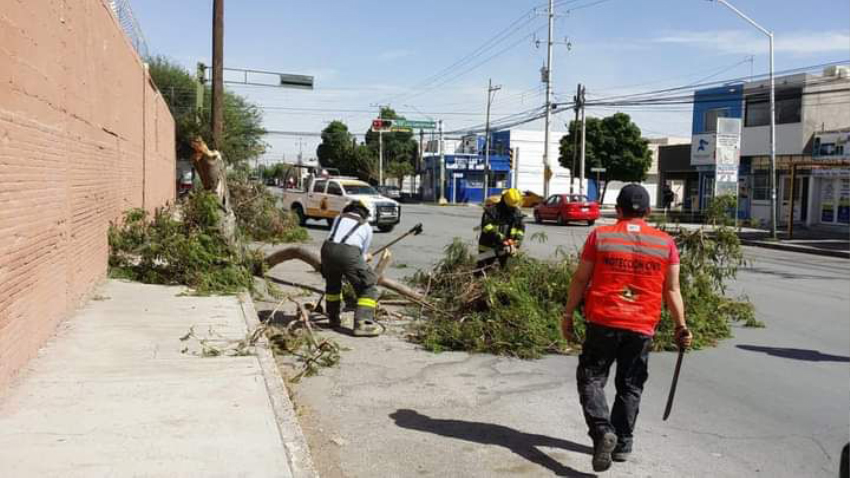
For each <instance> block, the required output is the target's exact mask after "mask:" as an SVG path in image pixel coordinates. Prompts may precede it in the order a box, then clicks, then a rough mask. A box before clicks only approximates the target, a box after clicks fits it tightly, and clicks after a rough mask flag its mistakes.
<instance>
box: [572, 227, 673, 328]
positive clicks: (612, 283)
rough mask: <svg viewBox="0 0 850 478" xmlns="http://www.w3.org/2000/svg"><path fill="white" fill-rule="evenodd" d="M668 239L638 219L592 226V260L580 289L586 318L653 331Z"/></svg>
mask: <svg viewBox="0 0 850 478" xmlns="http://www.w3.org/2000/svg"><path fill="white" fill-rule="evenodd" d="M672 243H673V238H671V237H670V236H669V235H667V234H666V233H664V232H661V231H659V230H657V229H655V228H653V227H650V226H648V225H647V224H646V223H645V222H644V221H642V220H635V219H632V220H621V221H619V222H617V224H615V225H613V226H600V227H598V228H597V229H596V261H595V263H594V266H593V276H592V277H591V282H590V287H589V288H588V290H587V294H586V295H585V308H584V310H585V314H586V317H587V320H588V321H589V322H592V323H594V324H599V325H603V326H606V327H613V328H618V329H626V330H631V331H634V332H638V333H641V334H644V335H649V336H652V335H655V326H656V325H657V324H658V321H659V320H660V319H661V304H662V302H663V300H664V298H663V292H664V282H665V279H666V277H667V267H668V266H669V265H670V247H671V244H672ZM674 247H675V246H674Z"/></svg>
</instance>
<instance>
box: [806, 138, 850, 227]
mask: <svg viewBox="0 0 850 478" xmlns="http://www.w3.org/2000/svg"><path fill="white" fill-rule="evenodd" d="M848 145H850V130H847V129H845V130H838V131H825V132H820V133H816V134H815V136H814V140H813V141H812V162H811V164H812V169H811V178H812V185H811V195H810V196H811V205H812V207H811V219H810V220H809V221H807V223H808V224H811V225H820V226H825V227H836V228H848V226H850V147H848Z"/></svg>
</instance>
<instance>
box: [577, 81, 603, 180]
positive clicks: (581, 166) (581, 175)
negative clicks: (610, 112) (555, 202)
mask: <svg viewBox="0 0 850 478" xmlns="http://www.w3.org/2000/svg"><path fill="white" fill-rule="evenodd" d="M584 89H585V88H584V86H582V87H581V92H580V93H579V98H580V99H581V161H580V162H579V165H578V169H579V180H578V193H579V194H580V195H582V196H584V159H585V157H584V156H585V154H584V153H585V149H586V148H585V138H586V131H587V128H586V127H585V124H586V123H587V121H586V119H585V117H584ZM596 187H599V185H598V184H597V185H596Z"/></svg>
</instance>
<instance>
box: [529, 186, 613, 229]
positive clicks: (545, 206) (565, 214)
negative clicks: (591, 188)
mask: <svg viewBox="0 0 850 478" xmlns="http://www.w3.org/2000/svg"><path fill="white" fill-rule="evenodd" d="M597 219H599V203H597V202H596V201H590V200H588V199H587V196H581V195H578V194H553V195H551V196H549V198H548V199H547V200H546V202H544V203H542V204H540V205H538V206H537V207H536V208H534V222H536V223H538V224H539V223H541V222H543V221H557V222H558V225H561V226H563V225H565V224H567V223H568V222H576V221H585V222H587V225H588V226H592V225H593V223H594V222H596V220H597Z"/></svg>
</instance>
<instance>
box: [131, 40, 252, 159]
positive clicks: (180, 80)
mask: <svg viewBox="0 0 850 478" xmlns="http://www.w3.org/2000/svg"><path fill="white" fill-rule="evenodd" d="M147 63H148V65H149V66H150V74H151V78H152V79H153V81H154V84H156V86H157V88H159V91H160V92H161V93H162V95H163V98H164V99H165V101H166V103H167V104H168V108H169V110H170V111H171V115H172V116H173V117H174V121H175V124H176V129H177V131H176V138H175V139H176V142H177V157H179V158H188V157H190V156H191V154H192V148H191V145H190V142H191V140H192V138H194V137H196V136H200V137H202V138H203V139H204V141H206V142H207V143H211V139H212V132H211V130H210V100H211V98H212V95H211V91H210V88H209V87H206V88H205V91H204V105H203V108H202V109H201V112H200V115H199V114H198V111H197V107H196V95H197V82H196V81H195V77H194V76H193V75H191V74H190V73H189V72H188V71H186V70H185V69H184V68H183V67H182V66H180V65H178V64H177V63H175V62H173V61H171V60H169V59H167V58H164V57H161V56H158V57H154V58H148V59H147ZM265 133H266V131H265V129H263V127H262V113H261V112H260V110H259V109H258V108H257V107H256V106H255V105H253V104H252V103H250V102H249V101H248V100H246V99H245V98H243V97H241V96H239V95H236V94H234V93H231V92H229V91H225V92H224V137H223V139H222V144H221V145H219V148H218V149H219V151H221V153H222V155H223V156H224V160H225V161H226V162H227V163H228V164H229V165H236V166H240V165H243V166H244V165H246V164H247V163H248V162H249V161H250V160H252V159H254V158H256V157H258V156H260V155H261V154H263V152H265V150H266V146H267V145H266V143H265V142H264V141H263V135H264V134H265Z"/></svg>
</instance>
